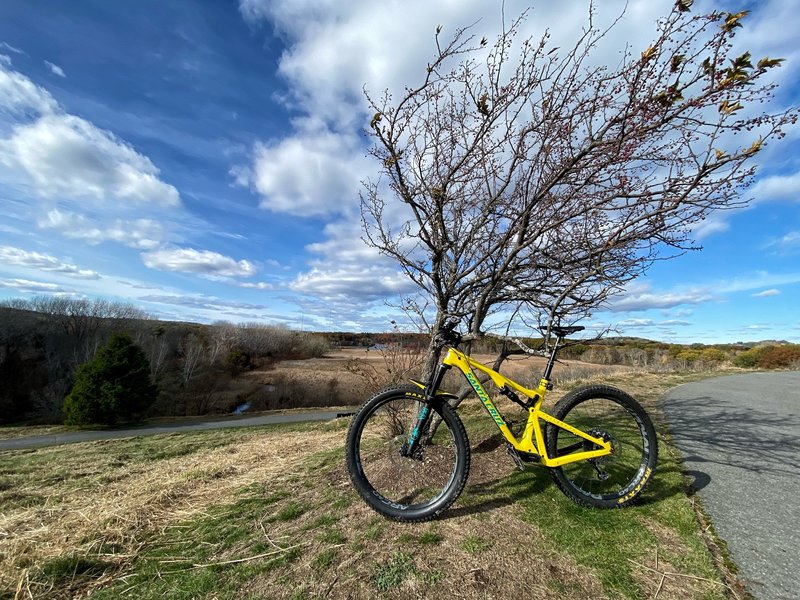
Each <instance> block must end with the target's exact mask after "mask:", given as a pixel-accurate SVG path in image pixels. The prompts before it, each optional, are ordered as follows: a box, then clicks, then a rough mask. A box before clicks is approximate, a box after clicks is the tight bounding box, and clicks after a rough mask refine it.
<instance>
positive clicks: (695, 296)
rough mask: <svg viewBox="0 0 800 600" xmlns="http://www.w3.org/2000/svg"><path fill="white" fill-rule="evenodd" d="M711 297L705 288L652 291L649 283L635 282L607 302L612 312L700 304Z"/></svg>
mask: <svg viewBox="0 0 800 600" xmlns="http://www.w3.org/2000/svg"><path fill="white" fill-rule="evenodd" d="M712 298H713V296H712V294H711V293H710V292H709V291H708V289H705V288H699V287H698V288H693V289H692V288H688V289H684V290H674V291H669V292H665V291H652V289H651V287H650V285H649V284H642V283H636V284H633V285H630V286H628V289H627V290H626V291H625V292H624V293H623V294H622V295H621V296H619V297H618V298H616V299H614V300H612V301H611V302H610V303H609V307H608V310H610V311H612V312H627V311H644V310H650V309H651V308H673V307H675V306H680V305H684V304H701V303H703V302H708V301H709V300H711V299H712Z"/></svg>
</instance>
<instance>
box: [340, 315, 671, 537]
mask: <svg viewBox="0 0 800 600" xmlns="http://www.w3.org/2000/svg"><path fill="white" fill-rule="evenodd" d="M454 328H455V324H451V325H449V326H448V327H446V328H445V329H444V331H443V332H441V333H440V335H441V336H442V341H443V342H444V343H445V344H446V345H447V348H446V350H447V352H446V355H445V357H444V359H443V360H442V362H441V364H440V365H439V367H438V369H437V370H436V371H435V372H434V374H433V376H432V377H431V379H430V380H429V381H428V382H426V383H422V382H419V381H413V380H412V385H408V386H401V387H398V388H394V389H390V390H386V391H384V392H381V393H379V394H377V395H376V396H374V397H373V398H371V399H370V400H368V401H367V402H366V403H365V404H364V405H363V406H362V407H361V409H360V410H359V412H358V413H357V414H356V415H355V416H354V417H353V421H352V423H351V424H350V429H349V431H348V434H347V445H346V453H347V468H348V470H349V472H350V478H351V480H352V482H353V485H354V486H355V488H356V490H357V491H358V493H359V494H360V495H361V497H362V498H364V500H365V501H366V502H367V504H369V506H370V507H372V508H373V509H374V510H376V511H377V512H379V513H381V514H382V515H384V516H386V517H388V518H390V519H394V520H397V521H426V520H429V519H433V518H435V517H436V516H437V515H439V514H440V513H441V512H442V511H444V510H446V509H447V508H448V507H449V506H450V505H451V504H452V503H453V502H455V500H456V499H457V498H458V496H459V494H461V491H462V490H463V489H464V485H465V484H466V481H467V476H468V475H469V465H470V446H469V441H468V439H467V432H466V430H465V429H464V424H463V423H462V422H461V419H460V418H459V417H458V415H457V414H456V411H455V409H453V408H452V407H451V406H450V404H449V403H448V400H450V399H452V398H454V396H453V395H451V394H448V393H446V392H443V391H441V390H439V386H440V385H441V383H442V380H443V379H444V376H445V374H446V372H447V370H448V369H450V368H452V367H455V368H457V369H458V370H460V371H461V372H462V373H463V374H464V376H465V377H466V378H467V381H469V383H470V385H471V386H472V388H473V389H474V390H475V392H476V393H477V395H478V397H479V398H480V400H481V402H482V403H483V405H484V407H485V408H486V410H487V411H488V413H489V415H490V416H491V418H492V419H493V420H494V422H495V424H496V425H497V427H498V428H499V429H500V431H501V432H502V435H503V437H505V439H506V441H507V447H508V450H509V453H510V454H511V455H512V457H513V458H514V460H515V462H517V465H518V466H519V467H520V468H522V465H523V463H524V462H534V461H536V462H539V463H541V464H542V465H544V466H545V467H549V469H550V473H551V475H552V477H553V480H554V481H555V483H556V485H558V487H559V488H560V489H561V491H562V492H564V493H565V494H566V495H567V497H569V498H570V499H572V500H573V501H574V502H576V503H578V504H580V505H582V506H587V507H595V508H620V507H623V506H628V505H629V504H631V503H633V502H634V501H635V500H636V499H637V498H638V497H639V494H641V492H642V491H643V490H644V489H645V487H646V486H647V485H648V483H649V482H650V480H651V479H652V477H653V471H654V469H655V466H656V460H657V456H658V445H657V442H656V432H655V429H654V428H653V423H652V421H651V420H650V418H649V417H648V415H647V413H646V412H645V410H644V409H643V408H642V407H641V406H640V405H639V403H638V402H636V400H634V399H633V398H631V397H630V396H629V395H628V394H626V393H625V392H623V391H622V390H619V389H617V388H614V387H610V386H606V385H591V386H587V387H582V388H579V389H576V390H573V391H571V392H570V393H569V394H567V395H566V396H565V397H564V398H562V399H561V400H560V401H559V402H558V403H557V404H556V406H555V408H554V410H553V412H554V415H550V414H548V413H546V412H544V411H543V410H542V409H541V406H542V402H543V401H544V398H545V395H546V393H547V391H548V390H551V389H552V384H551V381H550V378H551V373H552V370H553V365H554V364H555V361H556V354H557V353H558V350H559V349H560V348H561V347H562V340H563V339H564V338H565V337H567V336H568V335H570V334H572V333H575V332H577V331H580V330H582V329H583V327H554V328H552V332H553V335H554V336H555V337H556V343H555V344H554V345H553V348H552V352H551V353H550V356H549V360H548V362H547V366H546V367H545V370H544V374H543V375H542V378H541V380H540V381H539V385H538V387H537V388H535V389H528V388H525V387H524V386H522V385H520V384H518V383H516V382H515V381H512V380H511V379H509V378H508V377H505V376H504V375H501V374H500V373H498V372H496V371H494V370H492V369H490V368H489V367H487V366H486V365H483V364H481V363H479V362H477V361H475V360H473V359H472V358H470V357H469V356H467V355H465V354H464V353H463V352H461V351H459V350H458V349H457V348H456V347H457V346H458V344H459V343H460V341H461V337H460V336H459V334H458V333H457V332H456V331H454ZM474 370H477V371H481V372H483V373H485V374H486V375H487V376H488V378H489V379H490V380H491V381H492V383H493V384H494V385H495V386H496V387H497V389H498V391H499V392H500V393H501V394H503V395H504V396H506V397H507V398H509V399H510V400H511V401H512V402H515V403H516V404H519V405H520V406H522V407H523V408H524V409H526V410H527V411H528V418H527V422H526V423H525V426H524V429H523V430H522V432H521V434H520V437H519V438H517V437H516V435H515V434H514V432H512V430H511V429H510V428H509V425H508V424H507V423H506V421H505V420H504V418H503V416H502V415H501V414H500V411H498V410H497V408H496V407H495V405H494V402H493V401H492V399H491V398H490V396H489V394H488V393H487V392H486V390H485V389H484V387H483V385H481V383H480V381H479V379H478V377H476V376H475V372H474ZM434 415H438V416H439V417H440V419H441V423H439V426H438V427H436V428H435V429H434V434H433V435H430V432H431V422H432V421H436V420H434V419H433V416H434Z"/></svg>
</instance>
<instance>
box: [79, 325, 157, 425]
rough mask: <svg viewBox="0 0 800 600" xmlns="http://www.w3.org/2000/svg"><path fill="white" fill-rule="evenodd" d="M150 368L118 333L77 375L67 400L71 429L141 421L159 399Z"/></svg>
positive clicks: (129, 340)
mask: <svg viewBox="0 0 800 600" xmlns="http://www.w3.org/2000/svg"><path fill="white" fill-rule="evenodd" d="M156 394H157V388H156V386H155V385H153V384H152V382H151V380H150V364H149V363H148V361H147V357H146V356H145V354H144V352H143V351H142V349H141V348H139V347H138V346H137V345H136V344H134V343H133V340H132V339H131V338H130V336H128V335H124V334H119V333H115V334H113V335H112V336H111V338H110V339H109V340H108V342H106V343H105V344H104V345H103V346H101V347H100V348H99V349H98V350H97V353H96V354H95V355H94V357H93V358H92V359H91V360H89V361H87V362H85V363H84V364H82V365H81V366H80V367H79V368H78V370H77V372H76V373H75V384H74V385H73V387H72V391H71V392H70V394H69V395H68V396H67V397H66V399H65V400H64V416H65V419H64V422H65V423H67V424H68V425H88V424H93V423H96V424H101V425H114V424H115V423H117V422H118V421H128V420H131V419H134V418H137V417H140V416H141V415H142V414H144V412H145V411H146V410H147V409H148V408H149V407H150V406H151V405H152V403H153V402H154V401H155V399H156Z"/></svg>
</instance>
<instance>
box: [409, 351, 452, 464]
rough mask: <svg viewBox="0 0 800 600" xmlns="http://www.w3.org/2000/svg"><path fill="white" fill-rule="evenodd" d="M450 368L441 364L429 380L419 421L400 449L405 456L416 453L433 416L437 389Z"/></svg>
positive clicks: (418, 414)
mask: <svg viewBox="0 0 800 600" xmlns="http://www.w3.org/2000/svg"><path fill="white" fill-rule="evenodd" d="M449 369H450V367H449V366H448V365H439V368H438V369H436V373H434V376H433V378H432V379H431V380H430V381H428V384H427V385H426V386H425V399H424V404H423V405H422V407H421V408H420V409H419V413H417V422H416V423H415V424H414V428H413V429H412V430H411V434H410V435H409V436H408V441H406V443H405V444H403V446H402V447H401V449H400V454H401V455H403V456H405V457H408V456H414V453H415V452H416V451H417V448H418V447H419V443H420V437H421V436H422V433H423V432H424V431H425V430H426V429H427V426H428V422H429V421H430V418H431V412H432V409H431V405H432V404H433V402H434V401H435V400H436V390H438V389H439V386H440V385H441V384H442V380H443V379H444V376H445V375H446V374H447V371H448V370H449Z"/></svg>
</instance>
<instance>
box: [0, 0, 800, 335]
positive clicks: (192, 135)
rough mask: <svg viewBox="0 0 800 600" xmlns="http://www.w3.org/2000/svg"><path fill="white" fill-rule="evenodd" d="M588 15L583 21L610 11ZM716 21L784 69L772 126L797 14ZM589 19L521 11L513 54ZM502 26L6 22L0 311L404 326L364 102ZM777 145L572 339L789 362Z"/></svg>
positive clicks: (379, 7)
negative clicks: (770, 354)
mask: <svg viewBox="0 0 800 600" xmlns="http://www.w3.org/2000/svg"><path fill="white" fill-rule="evenodd" d="M671 4H672V3H671V2H670V1H668V0H655V1H654V0H630V1H629V2H628V9H627V12H626V13H625V16H624V17H623V19H622V21H621V22H620V24H619V26H618V28H617V29H616V30H615V33H614V36H613V38H612V39H611V40H609V43H608V44H607V46H608V47H607V48H604V50H603V51H604V52H606V55H607V56H608V57H609V58H608V60H609V61H611V60H613V57H614V56H616V55H618V52H619V50H620V49H621V48H622V47H624V45H625V44H628V45H630V47H632V48H639V47H641V48H643V49H644V48H646V47H647V46H648V45H649V41H650V40H651V39H652V37H653V35H654V31H655V22H656V19H657V18H658V17H659V16H662V15H664V14H666V13H667V12H668V11H669V9H670V7H671ZM527 5H528V3H524V2H519V1H514V0H507V1H506V2H505V3H504V11H505V14H506V15H516V14H519V13H520V12H521V11H522V10H524V9H525V8H526V7H527ZM598 5H600V6H598V21H600V22H602V21H603V20H604V19H606V20H607V19H610V18H612V17H613V16H616V14H617V13H618V12H619V11H620V10H621V8H622V6H623V5H624V3H623V2H620V1H616V0H609V1H604V2H602V3H600V2H598ZM709 6H710V3H708V2H701V1H698V2H696V3H695V10H702V9H703V8H708V7H709ZM715 7H717V8H721V9H725V10H731V11H738V10H742V9H749V10H751V11H752V14H751V15H750V16H749V17H748V19H747V20H746V21H745V27H744V28H743V29H742V30H739V33H738V34H737V40H738V42H740V43H742V44H746V45H747V48H748V49H750V50H751V52H752V53H753V55H754V56H755V57H760V56H770V57H783V58H785V59H786V62H785V63H784V64H783V66H782V67H781V69H779V70H778V71H779V74H778V75H776V81H777V82H778V83H779V85H780V87H779V90H778V93H777V95H776V98H775V101H774V103H773V105H772V107H773V108H774V109H776V110H777V109H780V108H786V107H790V106H798V105H800V87H799V86H798V83H796V82H797V81H800V78H798V72H799V71H800V46H798V42H797V39H796V32H797V31H800V0H766V1H759V2H754V1H750V2H748V1H739V2H733V1H729V0H726V1H724V2H716V3H715ZM586 8H587V2H586V1H585V0H565V1H564V2H557V3H556V2H538V3H534V5H533V9H532V12H531V13H530V15H529V17H528V20H527V21H526V24H525V27H524V29H525V31H524V33H525V34H526V35H527V34H532V35H540V34H541V32H542V31H544V29H545V27H547V28H549V30H550V32H551V34H552V38H551V40H552V42H553V43H554V45H558V43H559V42H560V41H563V42H564V43H565V44H568V43H569V41H570V40H574V39H575V36H576V35H577V33H578V32H579V30H580V27H581V26H582V25H583V24H585V22H586V21H585V15H586ZM501 14H502V11H501V3H499V2H486V1H485V0H461V1H452V0H450V1H445V0H442V1H439V2H430V1H428V0H426V1H422V0H406V1H404V2H399V1H391V0H387V1H385V2H371V1H367V0H351V1H348V2H336V1H335V0H314V1H311V0H292V1H291V2H270V1H267V0H240V2H233V1H223V0H193V1H191V2H190V1H188V0H174V1H171V2H157V1H155V0H146V1H144V2H134V1H132V0H119V1H115V2H108V1H107V0H81V1H80V2H62V1H60V0H37V1H36V2H30V1H28V0H4V2H2V3H0V207H2V210H0V300H3V299H8V298H30V297H33V296H37V295H61V296H69V297H76V298H83V297H88V298H106V299H110V300H115V301H123V302H130V303H132V304H135V305H136V306H138V307H140V308H142V309H144V310H145V311H147V312H148V313H150V314H152V315H153V316H154V317H156V318H161V319H170V320H188V321H197V322H214V321H219V320H223V321H231V322H254V321H258V322H265V323H275V324H285V325H288V326H290V327H293V328H299V329H304V330H317V331H324V330H336V331H342V330H347V331H386V330H389V329H390V328H391V325H390V322H391V321H392V320H395V321H397V322H398V323H400V324H401V326H403V327H410V325H409V324H408V323H407V321H406V320H405V317H404V315H403V314H402V313H401V312H400V311H399V309H398V308H396V305H397V304H398V301H399V298H400V297H402V296H403V295H404V294H410V293H413V292H414V286H413V285H412V284H411V283H410V282H409V281H408V280H407V279H406V278H405V277H404V276H403V275H402V273H400V271H399V269H398V267H397V266H396V265H395V264H394V263H393V262H391V261H390V260H389V259H387V258H385V257H382V256H380V255H379V254H378V253H377V252H376V251H375V250H374V249H372V248H369V247H367V246H366V245H365V244H364V242H363V241H362V232H361V222H360V218H359V191H360V189H362V188H361V186H362V183H361V182H362V181H364V180H366V179H368V178H371V177H372V178H374V177H375V176H376V175H377V174H378V172H379V168H378V167H379V166H378V165H377V164H375V162H374V161H373V159H372V158H370V157H369V156H368V155H367V150H368V147H369V140H368V138H367V137H366V135H365V134H364V130H365V128H366V127H367V126H368V123H369V119H370V118H371V116H372V115H371V113H370V111H369V110H368V108H367V106H366V102H365V100H364V95H363V90H364V89H365V88H366V89H368V90H371V91H377V92H380V91H381V90H383V89H387V88H388V89H390V90H402V89H403V86H405V85H410V84H413V83H415V82H417V81H419V79H420V77H421V75H422V74H424V69H425V66H426V65H427V62H428V61H429V60H430V59H431V57H432V56H433V52H434V50H435V46H434V33H435V30H436V27H437V26H439V25H442V28H443V34H444V35H446V34H447V33H448V31H450V32H452V31H454V30H455V29H456V28H457V27H461V26H465V25H470V24H473V23H474V24H475V31H476V33H480V34H481V35H487V37H490V38H491V37H492V36H493V35H496V34H497V32H498V31H499V28H500V23H501ZM614 45H616V46H614ZM612 46H614V47H612ZM615 53H616V54H615ZM603 59H604V58H603V55H601V56H599V57H598V60H601V61H602V60H603ZM797 129H798V128H796V127H795V128H793V129H792V130H790V131H789V132H788V135H787V137H786V138H785V139H784V140H781V142H780V143H778V142H776V143H774V144H771V145H770V146H769V147H767V148H766V149H765V150H764V151H762V152H761V153H759V159H758V160H759V170H758V175H757V178H756V180H755V182H754V184H753V186H752V187H751V188H750V189H749V190H748V191H747V192H746V193H745V196H744V197H745V198H747V199H752V201H751V202H750V204H749V205H748V206H747V207H746V208H742V209H737V210H733V211H726V212H725V213H723V214H716V215H714V216H713V217H711V218H710V219H709V220H707V221H706V222H704V223H703V224H702V226H700V227H698V228H697V229H696V230H695V232H694V233H695V239H696V241H697V243H698V244H699V245H701V246H702V247H703V249H702V250H700V251H696V252H690V253H687V254H685V255H683V256H680V257H678V258H675V259H673V260H669V261H663V262H659V263H656V264H655V265H654V266H653V267H652V268H651V269H650V270H649V271H648V272H647V274H646V275H645V276H643V277H642V278H640V279H638V280H636V281H634V282H632V283H631V284H629V285H628V286H627V288H626V289H625V290H624V291H623V293H622V294H621V295H619V296H618V297H616V298H615V299H613V300H612V301H611V303H610V304H609V305H608V306H607V307H605V308H603V309H602V310H598V311H597V312H596V313H595V314H594V315H592V317H591V319H589V320H587V321H586V322H584V323H583V324H584V325H587V326H588V327H589V328H590V329H592V328H595V329H600V328H603V327H606V326H613V327H615V328H616V330H617V331H618V332H619V333H621V334H624V335H632V336H638V337H646V338H650V339H654V340H660V341H666V342H677V343H692V342H702V343H720V342H736V341H753V340H762V339H781V340H788V341H793V342H800V316H798V314H800V313H799V312H798V307H800V210H798V209H800V153H798V150H800V135H798V134H799V133H800V132H798V131H797Z"/></svg>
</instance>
